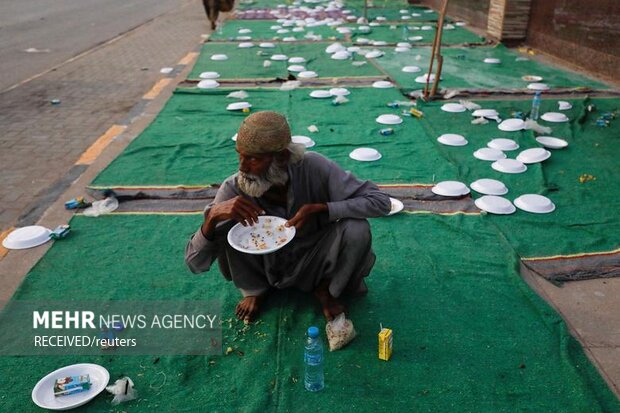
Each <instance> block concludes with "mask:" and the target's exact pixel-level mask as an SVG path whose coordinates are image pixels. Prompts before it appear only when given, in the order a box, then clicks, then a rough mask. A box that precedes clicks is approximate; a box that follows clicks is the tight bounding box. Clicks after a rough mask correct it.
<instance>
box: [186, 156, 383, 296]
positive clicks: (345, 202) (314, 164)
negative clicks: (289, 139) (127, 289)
mask: <svg viewBox="0 0 620 413" xmlns="http://www.w3.org/2000/svg"><path fill="white" fill-rule="evenodd" d="M288 173H289V188H288V196H287V206H286V208H284V207H282V206H279V205H274V204H272V203H269V202H267V201H266V200H265V199H263V198H252V199H253V201H254V202H255V203H256V204H257V205H259V206H260V207H261V208H262V209H264V210H265V212H266V214H267V215H275V216H279V217H282V218H285V219H290V218H292V217H293V216H294V215H295V213H297V211H298V210H299V209H300V208H301V207H302V206H303V205H305V204H314V203H326V204H327V206H328V213H327V214H314V215H312V216H311V217H309V219H308V220H307V221H306V223H305V225H304V226H303V227H302V228H301V229H300V230H299V231H297V234H296V236H295V238H294V239H293V241H291V242H290V243H289V244H288V245H286V246H285V247H284V248H282V249H280V250H278V251H276V252H274V253H271V254H267V255H250V254H244V253H241V252H239V251H237V250H235V249H233V248H232V247H231V246H230V245H229V244H228V242H227V241H226V234H227V232H228V230H229V229H230V228H231V227H232V226H233V225H234V224H235V222H232V221H225V222H221V223H219V224H218V225H217V227H216V230H215V235H214V238H213V240H208V239H206V238H205V237H204V235H203V234H202V231H201V230H200V229H198V231H196V233H195V234H194V235H193V237H192V238H191V239H190V241H189V243H188V244H187V247H186V251H185V262H186V263H187V265H188V267H189V268H190V270H191V271H192V272H194V273H199V272H204V271H208V270H209V268H210V267H211V265H212V264H213V261H215V259H216V258H217V259H218V262H219V266H220V270H221V272H222V274H223V275H224V276H225V277H226V278H227V279H228V280H232V281H233V282H234V283H235V286H236V287H237V288H239V289H240V290H241V293H242V294H243V295H244V296H255V295H259V294H262V293H263V292H265V291H266V290H267V289H269V288H270V287H275V288H288V287H296V288H299V289H301V290H303V291H311V290H313V289H314V288H315V287H316V286H317V285H318V284H319V282H320V281H321V280H322V279H325V278H327V279H330V280H331V281H330V283H329V290H330V293H331V294H332V296H334V297H338V296H339V295H340V294H341V293H342V291H343V290H344V289H345V287H347V286H349V287H352V286H353V287H354V286H356V285H357V284H358V283H359V282H360V281H361V280H362V278H363V277H365V276H367V275H368V274H369V273H370V270H371V269H372V266H373V264H374V261H375V255H374V253H373V252H372V249H371V236H370V228H369V225H368V221H366V219H365V218H370V217H378V216H383V215H386V214H387V213H388V212H389V211H390V199H389V197H388V196H387V194H385V193H383V192H381V191H380V190H379V189H378V188H377V186H376V185H375V184H373V183H372V182H369V181H360V180H359V179H357V178H355V177H354V176H353V175H352V174H351V173H350V172H346V171H344V170H342V168H340V167H339V166H338V165H337V164H335V163H334V162H332V161H330V160H328V159H326V158H324V157H323V156H321V155H319V154H317V153H314V152H308V153H306V154H305V155H304V158H303V160H302V161H301V162H298V163H295V164H289V167H288ZM236 178H237V175H236V174H235V175H233V176H231V177H229V178H228V179H226V181H224V183H223V184H222V186H221V187H220V188H219V190H218V192H217V194H216V196H215V200H214V201H213V203H212V204H210V205H208V206H207V208H206V210H205V212H208V210H209V209H210V208H211V207H212V206H213V205H214V204H217V203H220V202H223V201H226V200H228V199H231V198H234V197H236V196H238V195H243V196H246V197H247V195H245V194H242V192H241V191H240V190H239V188H238V187H237V183H236Z"/></svg>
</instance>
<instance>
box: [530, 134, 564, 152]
mask: <svg viewBox="0 0 620 413" xmlns="http://www.w3.org/2000/svg"><path fill="white" fill-rule="evenodd" d="M536 142H538V143H540V144H541V145H542V146H544V147H545V148H549V149H562V148H566V147H567V146H568V142H566V141H565V140H564V139H560V138H554V137H553V136H539V137H538V138H536Z"/></svg>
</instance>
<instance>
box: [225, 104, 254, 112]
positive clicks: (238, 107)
mask: <svg viewBox="0 0 620 413" xmlns="http://www.w3.org/2000/svg"><path fill="white" fill-rule="evenodd" d="M251 107H252V104H251V103H249V102H234V103H231V104H230V105H228V106H226V110H243V109H246V108H251Z"/></svg>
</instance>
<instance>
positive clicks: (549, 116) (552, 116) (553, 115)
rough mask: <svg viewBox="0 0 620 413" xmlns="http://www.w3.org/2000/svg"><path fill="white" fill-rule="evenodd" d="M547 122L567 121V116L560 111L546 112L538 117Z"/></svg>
mask: <svg viewBox="0 0 620 413" xmlns="http://www.w3.org/2000/svg"><path fill="white" fill-rule="evenodd" d="M540 118H541V119H542V120H546V121H547V122H568V120H569V119H568V116H566V115H565V114H563V113H560V112H547V113H545V114H543V115H542V116H541V117H540Z"/></svg>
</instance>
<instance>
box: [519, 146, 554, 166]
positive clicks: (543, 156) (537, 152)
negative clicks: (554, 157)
mask: <svg viewBox="0 0 620 413" xmlns="http://www.w3.org/2000/svg"><path fill="white" fill-rule="evenodd" d="M550 156H551V152H549V151H548V150H546V149H543V148H532V149H526V150H524V151H522V152H521V153H520V154H519V155H518V156H517V161H520V162H523V163H524V164H532V163H538V162H542V161H545V160H547V159H549V157H550Z"/></svg>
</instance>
